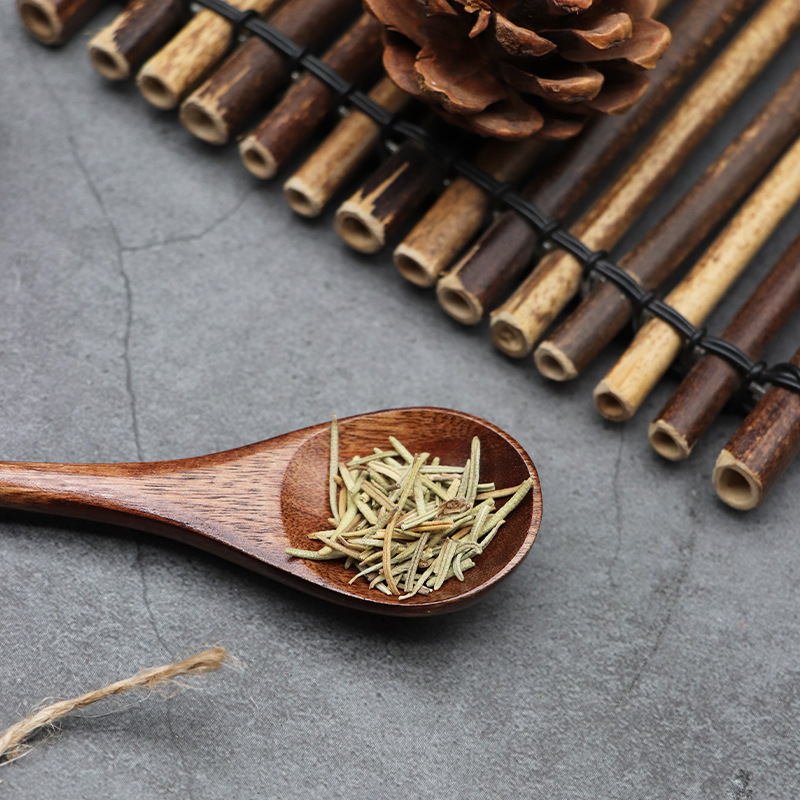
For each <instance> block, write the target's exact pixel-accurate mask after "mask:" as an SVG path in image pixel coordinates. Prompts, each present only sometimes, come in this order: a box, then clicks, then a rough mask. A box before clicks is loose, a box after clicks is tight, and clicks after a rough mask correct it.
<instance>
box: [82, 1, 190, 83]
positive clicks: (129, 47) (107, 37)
mask: <svg viewBox="0 0 800 800" xmlns="http://www.w3.org/2000/svg"><path fill="white" fill-rule="evenodd" d="M185 14H186V3H185V2H184V0H132V1H131V2H130V3H128V5H127V6H126V7H125V10H124V11H123V12H122V13H121V14H119V15H118V16H117V18H116V19H115V20H114V21H113V22H112V23H111V24H110V25H107V26H106V27H105V28H103V29H102V30H101V31H98V32H97V33H96V34H95V35H94V36H93V37H92V39H91V41H90V42H89V60H90V61H91V62H92V66H93V67H94V68H95V69H96V70H97V71H98V72H99V73H100V74H101V75H102V76H103V77H104V78H108V79H109V80H112V81H124V80H127V79H128V78H129V77H130V76H131V74H132V73H133V71H134V70H136V69H138V68H139V66H141V65H142V64H143V63H144V62H145V61H146V60H147V59H148V58H149V57H150V56H151V55H153V54H154V53H155V52H156V51H157V50H158V49H159V48H161V47H162V46H163V45H164V44H165V43H166V42H167V41H169V39H170V38H171V37H172V35H173V34H174V33H175V32H176V31H177V30H178V29H179V28H180V25H181V22H182V21H183V19H184V16H185Z"/></svg>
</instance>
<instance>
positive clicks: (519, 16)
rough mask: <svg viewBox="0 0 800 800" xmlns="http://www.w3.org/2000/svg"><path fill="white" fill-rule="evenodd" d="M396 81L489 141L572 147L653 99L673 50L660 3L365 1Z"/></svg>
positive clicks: (595, 0)
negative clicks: (601, 123)
mask: <svg viewBox="0 0 800 800" xmlns="http://www.w3.org/2000/svg"><path fill="white" fill-rule="evenodd" d="M364 2H365V4H366V6H367V8H369V10H370V11H371V12H372V13H373V14H374V15H375V16H376V17H377V18H378V20H380V22H381V23H383V25H384V26H385V31H384V44H385V49H384V59H383V61H384V67H385V68H386V71H387V73H388V74H389V76H390V77H391V78H392V80H393V81H394V82H395V83H396V84H397V85H398V86H400V88H402V89H404V90H405V91H406V92H408V93H409V94H411V95H413V96H414V97H418V98H420V99H422V100H424V101H425V102H427V103H428V104H429V105H431V106H433V107H434V108H435V109H436V110H437V111H438V112H439V113H440V114H442V116H444V117H445V118H447V119H448V120H449V121H451V122H454V123H456V124H458V125H461V126H462V127H466V128H468V129H469V130H472V131H474V132H476V133H479V134H481V135H483V136H494V137H497V138H499V139H521V138H524V137H526V136H530V135H532V134H536V135H538V136H540V137H542V138H546V139H566V138H568V137H570V136H574V135H575V134H576V133H578V132H579V131H580V129H581V128H582V127H583V125H584V123H585V122H586V120H587V118H588V117H589V116H592V115H596V114H621V113H623V112H625V111H627V110H628V109H629V108H630V107H631V106H632V105H633V104H634V103H635V102H636V101H637V100H638V99H639V98H640V97H641V96H642V95H643V94H644V92H645V91H646V89H647V86H648V84H649V78H648V77H647V75H646V74H645V72H644V71H645V70H647V69H652V68H653V67H654V66H655V64H656V62H657V61H658V59H659V57H660V56H661V54H662V53H663V52H664V50H665V49H666V47H667V45H668V44H669V40H670V34H669V29H668V28H666V27H665V26H664V25H662V24H661V23H659V22H655V21H654V20H653V19H651V16H652V13H653V9H654V7H655V0H494V2H490V1H489V0H364Z"/></svg>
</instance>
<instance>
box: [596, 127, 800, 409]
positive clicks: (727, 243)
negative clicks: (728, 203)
mask: <svg viewBox="0 0 800 800" xmlns="http://www.w3.org/2000/svg"><path fill="white" fill-rule="evenodd" d="M798 199H800V140H798V141H796V142H795V143H794V145H792V147H790V148H789V150H788V151H787V152H786V153H785V154H784V156H783V157H782V158H781V160H780V161H779V162H778V164H777V165H776V166H775V167H774V168H773V169H772V170H771V171H770V173H769V175H767V177H766V178H765V179H764V180H763V181H762V182H761V183H760V184H759V186H758V188H757V189H756V190H755V191H754V192H753V194H752V195H751V196H750V198H749V199H748V200H747V202H746V203H745V204H744V205H743V206H742V208H741V209H740V210H739V212H738V213H737V214H736V216H735V217H734V218H733V219H732V220H731V222H730V223H729V224H728V225H727V227H726V228H725V230H724V231H723V232H722V233H721V234H720V235H719V236H718V237H717V238H716V239H715V240H714V243H713V244H712V245H711V246H710V247H709V248H708V250H707V251H706V252H705V253H704V254H703V256H702V257H701V258H700V260H699V261H698V262H697V264H695V266H694V267H693V268H692V269H691V270H690V271H689V273H688V274H687V275H686V277H685V278H683V280H682V281H681V282H680V283H679V284H678V285H677V286H676V287H675V288H674V289H673V290H672V291H671V292H670V293H669V294H668V295H667V297H666V298H665V302H666V303H667V304H668V305H670V306H672V308H674V309H675V310H676V311H678V312H679V313H681V314H683V316H684V317H686V319H687V320H689V322H691V323H692V324H693V325H695V326H699V325H702V323H703V322H704V320H705V319H706V317H707V316H708V315H709V314H710V313H711V311H712V310H713V309H714V308H715V307H716V305H717V303H719V301H720V300H721V299H722V297H723V296H724V294H725V292H727V291H728V289H729V288H730V287H731V286H732V285H733V283H734V281H735V280H736V279H737V278H738V277H739V275H740V274H741V273H742V271H743V270H744V269H745V267H746V266H747V265H748V263H749V262H750V260H751V259H752V258H753V256H755V254H756V253H757V252H758V250H759V249H760V247H761V246H762V245H763V244H764V242H765V241H766V240H767V239H768V238H769V236H770V234H771V233H772V231H773V230H774V229H775V227H776V226H777V225H778V224H779V223H780V222H781V220H782V219H783V218H784V216H785V215H786V214H787V213H788V212H789V211H790V210H791V208H792V206H794V204H795V203H796V202H797V201H798ZM682 342H683V340H682V338H681V336H680V334H678V332H677V331H676V330H675V329H674V328H673V327H672V326H671V325H669V324H668V323H666V322H663V321H661V320H659V319H651V320H650V321H649V322H647V323H646V324H645V325H644V326H643V327H642V328H641V330H640V331H639V332H638V333H637V334H636V337H635V338H634V340H633V342H632V344H631V345H630V347H628V349H627V350H626V351H625V353H624V354H623V355H622V356H621V357H620V359H619V360H618V361H617V363H616V364H615V365H614V366H613V367H612V368H611V370H610V371H609V372H608V374H607V375H606V376H605V378H603V380H602V381H600V383H599V384H598V385H597V387H596V388H595V390H594V399H595V405H596V406H597V409H598V411H599V412H600V413H601V414H602V415H603V416H604V417H606V418H607V419H611V420H617V421H619V420H625V419H630V417H632V416H633V414H634V413H635V412H636V410H637V409H638V408H639V406H640V405H641V404H642V402H643V401H644V399H645V398H646V397H647V395H648V394H649V393H650V391H652V389H653V388H654V387H655V385H656V384H657V383H658V381H659V380H660V379H661V377H662V375H663V374H664V373H665V372H666V371H667V368H668V367H669V365H670V364H671V363H672V361H673V360H674V358H675V356H676V355H677V354H678V351H679V350H680V348H681V344H682Z"/></svg>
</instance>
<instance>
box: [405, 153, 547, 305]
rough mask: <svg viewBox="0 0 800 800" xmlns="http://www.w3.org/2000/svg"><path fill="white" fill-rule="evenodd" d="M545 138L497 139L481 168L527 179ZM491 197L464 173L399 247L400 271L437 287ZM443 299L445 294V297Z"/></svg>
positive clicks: (482, 156) (478, 160) (481, 157)
mask: <svg viewBox="0 0 800 800" xmlns="http://www.w3.org/2000/svg"><path fill="white" fill-rule="evenodd" d="M545 146H546V145H545V142H543V141H539V140H537V139H534V138H529V139H526V140H523V141H521V142H500V141H493V142H489V143H488V144H486V145H484V146H483V147H482V148H481V150H480V152H479V153H478V155H477V156H476V157H475V166H477V167H478V168H479V169H481V170H483V171H484V172H486V173H488V174H489V175H491V176H492V177H493V178H495V179H496V180H498V181H501V182H504V183H505V182H518V181H521V180H522V178H523V177H524V176H525V174H526V173H528V172H529V171H530V168H531V166H533V164H534V162H535V161H536V160H537V159H538V157H539V156H540V155H541V153H542V151H543V150H544V148H545ZM490 204H491V198H490V197H489V195H488V194H487V193H486V192H484V191H483V189H481V188H480V187H479V186H477V185H476V184H474V183H473V182H472V181H471V180H469V178H463V177H458V178H455V179H454V180H453V181H451V182H450V185H449V186H448V187H447V188H446V189H445V191H444V192H442V194H441V195H439V198H438V199H437V200H436V202H435V203H434V204H433V205H432V206H431V208H430V209H429V210H428V211H427V212H426V213H425V215H424V216H423V217H422V219H421V220H420V221H419V222H418V223H417V224H416V225H415V226H414V228H413V229H412V230H411V231H410V232H409V233H408V235H407V236H406V237H405V238H404V239H403V241H402V242H401V243H400V244H399V245H398V246H397V247H396V248H395V251H394V263H395V266H396V267H397V269H398V270H399V272H400V274H401V275H402V276H403V277H404V278H406V280H409V281H411V282H412V283H414V284H416V285H417V286H433V285H434V283H436V280H437V279H438V277H439V275H440V274H441V273H442V272H443V270H444V269H445V268H446V267H447V266H448V265H449V264H451V263H452V261H453V260H454V259H455V258H456V257H457V256H458V254H459V253H460V252H461V251H462V250H463V249H464V247H466V246H467V244H468V243H469V241H470V240H471V239H472V238H473V237H474V236H475V234H476V233H477V232H478V231H479V230H480V228H481V226H482V225H483V223H484V222H485V220H486V215H487V213H488V212H489V207H490ZM440 302H441V298H440Z"/></svg>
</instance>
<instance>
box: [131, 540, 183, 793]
mask: <svg viewBox="0 0 800 800" xmlns="http://www.w3.org/2000/svg"><path fill="white" fill-rule="evenodd" d="M135 564H136V570H137V572H138V573H139V580H140V582H141V584H142V602H143V603H144V607H145V611H146V613H147V618H148V619H149V620H150V627H151V628H152V630H153V633H154V634H155V637H156V639H157V641H158V643H159V644H160V645H161V647H162V648H163V650H164V652H165V653H167V655H168V656H169V657H170V658H172V654H171V653H170V648H169V647H168V646H167V643H166V641H165V639H164V637H163V635H162V634H161V630H160V628H159V627H158V622H157V621H156V616H155V613H154V612H153V606H152V605H151V604H150V589H149V587H148V585H147V578H146V577H145V572H144V560H143V558H142V543H141V542H136V560H135ZM165 713H166V722H167V730H168V731H169V736H170V740H171V741H172V744H173V746H174V747H175V750H176V751H177V753H178V758H179V759H180V762H181V767H182V768H183V772H184V775H185V776H186V787H185V791H186V796H187V797H188V798H189V800H192V798H194V787H193V784H192V773H191V770H190V769H189V764H188V762H187V760H186V753H185V752H184V749H183V747H182V746H181V740H180V738H179V737H178V736H177V735H176V734H175V729H174V727H173V724H172V705H171V704H170V703H167V705H166V711H165Z"/></svg>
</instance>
